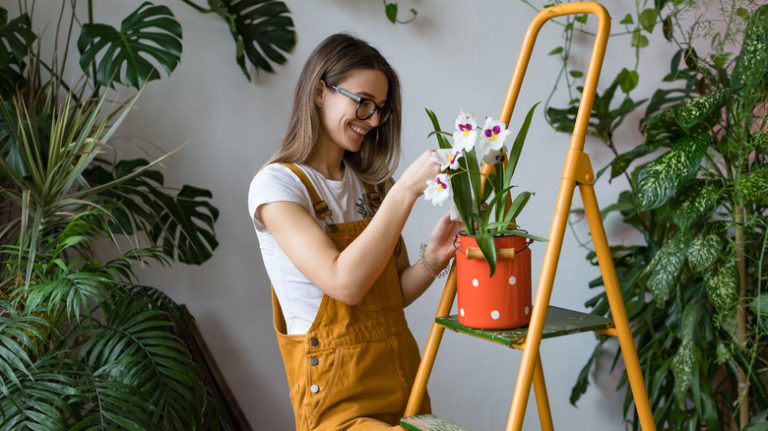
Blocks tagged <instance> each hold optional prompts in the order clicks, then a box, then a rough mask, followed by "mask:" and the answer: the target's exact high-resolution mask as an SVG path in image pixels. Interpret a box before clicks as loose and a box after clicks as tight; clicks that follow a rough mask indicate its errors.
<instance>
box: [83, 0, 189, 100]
mask: <svg viewBox="0 0 768 431" xmlns="http://www.w3.org/2000/svg"><path fill="white" fill-rule="evenodd" d="M77 48H78V50H80V54H81V57H80V67H82V68H83V71H85V72H86V73H90V72H89V69H90V66H91V64H93V63H95V62H96V57H97V56H98V55H99V53H102V55H101V60H100V61H99V62H98V66H97V67H96V76H94V77H93V78H94V79H95V80H96V82H98V83H99V84H102V85H109V84H110V83H111V82H113V81H114V82H118V83H121V84H125V85H129V86H131V87H135V88H138V87H141V86H142V85H143V84H144V83H145V82H148V81H152V80H154V79H158V78H160V72H158V70H157V68H156V67H155V66H154V65H153V64H152V62H150V59H151V60H153V61H155V62H156V63H157V64H159V65H160V66H162V67H163V69H165V71H166V73H169V74H170V73H171V72H173V70H174V69H175V68H176V65H177V64H178V63H179V59H180V58H181V24H179V22H178V21H176V19H175V18H174V16H173V13H172V12H171V10H170V9H168V7H166V6H154V5H152V3H149V2H144V3H142V5H141V6H139V8H138V9H136V10H135V11H134V12H133V13H132V14H130V15H128V17H126V18H125V19H124V20H123V22H122V23H121V25H120V30H117V29H115V28H114V27H111V26H109V25H106V24H85V25H83V31H82V33H80V38H79V39H78V41H77ZM147 57H148V58H147Z"/></svg>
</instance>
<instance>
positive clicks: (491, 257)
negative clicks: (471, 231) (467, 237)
mask: <svg viewBox="0 0 768 431" xmlns="http://www.w3.org/2000/svg"><path fill="white" fill-rule="evenodd" d="M475 240H476V241H477V246H478V247H480V251H482V253H483V256H485V259H486V260H487V261H488V266H489V267H490V269H491V273H490V277H493V274H494V273H495V272H496V247H495V245H494V243H493V237H492V236H491V235H489V234H488V233H487V232H485V231H482V230H481V231H479V232H478V233H477V235H475Z"/></svg>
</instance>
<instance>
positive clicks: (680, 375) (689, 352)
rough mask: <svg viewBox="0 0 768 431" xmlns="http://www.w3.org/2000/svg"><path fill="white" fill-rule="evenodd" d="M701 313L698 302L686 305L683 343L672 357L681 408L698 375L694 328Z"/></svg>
mask: <svg viewBox="0 0 768 431" xmlns="http://www.w3.org/2000/svg"><path fill="white" fill-rule="evenodd" d="M700 315H701V311H700V307H699V306H698V305H697V304H689V305H687V306H686V307H685V311H684V312H683V323H682V325H681V326H682V327H681V332H682V334H681V336H680V338H681V340H682V343H681V344H680V347H678V349H677V352H676V353H675V356H674V358H673V359H672V374H673V375H674V376H675V398H676V399H677V403H678V405H679V406H680V408H684V406H685V401H686V392H687V391H688V388H689V387H690V386H691V382H692V381H693V380H694V379H695V378H696V377H697V376H695V375H694V362H695V356H694V348H695V347H694V346H695V339H694V330H695V327H696V322H697V320H698V319H699V316H700Z"/></svg>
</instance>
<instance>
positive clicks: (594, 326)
mask: <svg viewBox="0 0 768 431" xmlns="http://www.w3.org/2000/svg"><path fill="white" fill-rule="evenodd" d="M435 322H437V323H438V324H439V325H442V326H445V327H446V328H449V329H452V330H454V331H456V332H463V333H465V334H469V335H473V336H475V337H479V338H483V339H486V340H490V341H493V342H494V343H499V344H503V345H505V346H508V347H514V346H516V345H519V344H521V343H523V342H524V341H525V337H526V336H527V335H528V327H527V326H524V327H522V328H515V329H501V330H494V329H474V328H468V327H466V326H464V325H462V324H460V323H459V318H458V316H456V315H452V316H447V317H438V318H436V319H435ZM608 328H613V321H612V320H611V319H608V318H605V317H601V316H595V315H594V314H589V313H581V312H578V311H573V310H567V309H565V308H560V307H554V306H551V305H550V306H549V311H548V312H547V320H546V322H545V323H544V333H543V335H542V338H552V337H560V336H563V335H569V334H576V333H579V332H588V331H596V330H602V329H608Z"/></svg>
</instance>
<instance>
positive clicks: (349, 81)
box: [316, 69, 389, 152]
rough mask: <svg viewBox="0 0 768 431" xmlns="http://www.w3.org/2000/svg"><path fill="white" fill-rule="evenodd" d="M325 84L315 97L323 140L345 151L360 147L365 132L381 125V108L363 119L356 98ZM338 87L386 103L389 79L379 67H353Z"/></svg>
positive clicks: (380, 104)
mask: <svg viewBox="0 0 768 431" xmlns="http://www.w3.org/2000/svg"><path fill="white" fill-rule="evenodd" d="M323 87H324V88H322V90H320V91H319V92H318V93H320V94H318V96H317V97H316V103H317V104H318V106H319V109H320V124H321V127H320V142H321V144H323V145H327V144H331V143H332V144H335V145H337V146H339V147H341V148H342V149H343V150H346V151H352V152H357V151H359V150H360V147H361V145H362V143H363V139H364V138H365V135H366V134H368V133H376V132H375V131H374V130H373V129H374V128H375V127H376V126H378V125H379V112H378V111H377V112H376V113H375V114H374V115H373V116H372V117H371V118H369V119H367V120H360V119H358V118H357V114H356V113H355V112H356V108H357V102H356V101H355V100H353V99H352V98H350V97H349V96H346V95H344V94H341V93H339V92H337V91H336V90H334V89H333V88H330V87H326V86H323ZM337 87H340V88H343V89H344V90H347V91H348V92H350V93H354V94H355V95H358V96H362V97H365V98H368V99H372V100H373V101H374V102H375V103H376V106H385V104H386V103H387V91H388V90H389V83H388V82H387V77H386V76H385V75H384V73H382V72H381V71H380V70H377V69H358V70H354V71H352V72H351V73H350V74H349V75H348V76H347V78H346V79H344V80H343V81H342V82H340V83H338V84H337Z"/></svg>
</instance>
